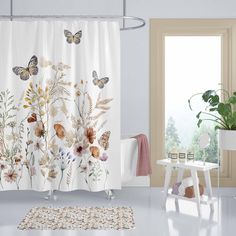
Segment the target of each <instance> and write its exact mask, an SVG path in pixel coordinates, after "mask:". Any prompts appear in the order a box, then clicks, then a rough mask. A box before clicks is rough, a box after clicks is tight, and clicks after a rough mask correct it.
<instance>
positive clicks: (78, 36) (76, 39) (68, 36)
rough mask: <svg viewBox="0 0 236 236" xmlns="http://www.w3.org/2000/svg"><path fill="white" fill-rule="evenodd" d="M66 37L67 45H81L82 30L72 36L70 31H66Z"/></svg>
mask: <svg viewBox="0 0 236 236" xmlns="http://www.w3.org/2000/svg"><path fill="white" fill-rule="evenodd" d="M64 35H65V37H66V41H67V43H70V44H71V43H75V44H79V43H80V39H81V37H82V30H80V31H78V32H77V33H76V34H74V35H73V34H72V33H71V32H70V31H69V30H64Z"/></svg>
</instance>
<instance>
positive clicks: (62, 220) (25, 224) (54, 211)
mask: <svg viewBox="0 0 236 236" xmlns="http://www.w3.org/2000/svg"><path fill="white" fill-rule="evenodd" d="M134 225H135V224H134V217H133V210H132V208H130V207H61V208H52V207H36V208H32V209H31V210H30V211H29V212H28V213H27V214H26V216H25V218H24V219H23V220H22V221H21V223H20V224H19V226H18V229H20V230H29V229H38V230H44V229H46V230H59V229H66V230H72V229H82V230H94V229H99V230H107V229H113V230H124V229H133V228H134Z"/></svg>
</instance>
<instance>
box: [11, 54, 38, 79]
mask: <svg viewBox="0 0 236 236" xmlns="http://www.w3.org/2000/svg"><path fill="white" fill-rule="evenodd" d="M37 65H38V58H37V57H36V56H32V57H31V59H30V61H29V63H28V66H27V67H26V68H25V67H21V66H15V67H13V68H12V71H13V72H14V73H15V74H16V75H19V76H20V78H21V79H22V80H28V79H29V78H30V76H32V75H37V74H38V67H37Z"/></svg>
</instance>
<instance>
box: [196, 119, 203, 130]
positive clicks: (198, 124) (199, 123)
mask: <svg viewBox="0 0 236 236" xmlns="http://www.w3.org/2000/svg"><path fill="white" fill-rule="evenodd" d="M201 123H202V120H201V119H199V120H198V122H197V126H198V128H199V127H200V125H201Z"/></svg>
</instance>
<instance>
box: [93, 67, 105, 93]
mask: <svg viewBox="0 0 236 236" xmlns="http://www.w3.org/2000/svg"><path fill="white" fill-rule="evenodd" d="M108 81H109V78H108V77H104V78H101V79H99V78H98V74H97V72H96V71H95V70H94V71H93V84H94V85H97V86H98V87H99V88H100V89H102V88H104V85H105V84H107V83H108Z"/></svg>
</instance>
